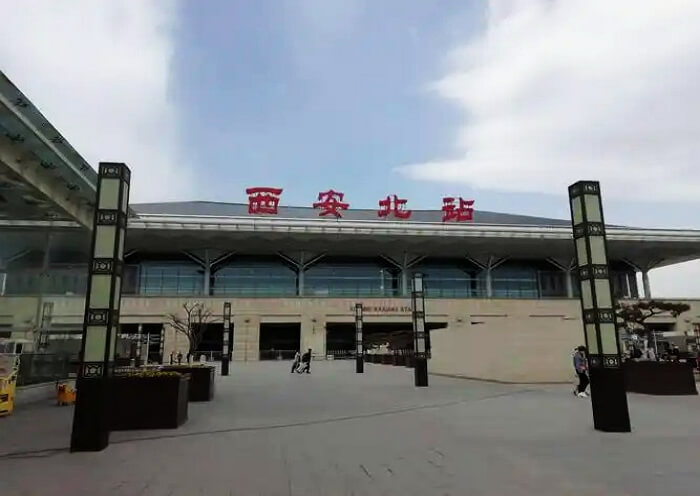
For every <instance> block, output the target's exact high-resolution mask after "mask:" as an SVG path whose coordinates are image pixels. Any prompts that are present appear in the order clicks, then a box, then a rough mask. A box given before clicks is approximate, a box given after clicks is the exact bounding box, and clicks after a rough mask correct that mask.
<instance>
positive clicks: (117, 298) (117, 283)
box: [114, 276, 122, 310]
mask: <svg viewBox="0 0 700 496" xmlns="http://www.w3.org/2000/svg"><path fill="white" fill-rule="evenodd" d="M121 290H122V278H121V277H119V276H116V277H115V278H114V309H115V310H119V306H120V303H121Z"/></svg>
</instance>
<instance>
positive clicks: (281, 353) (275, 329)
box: [260, 322, 301, 360]
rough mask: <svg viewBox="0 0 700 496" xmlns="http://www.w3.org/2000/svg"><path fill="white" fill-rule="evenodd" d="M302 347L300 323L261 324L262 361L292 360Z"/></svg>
mask: <svg viewBox="0 0 700 496" xmlns="http://www.w3.org/2000/svg"><path fill="white" fill-rule="evenodd" d="M300 346H301V324H300V323H298V322H284V323H263V324H260V360H292V359H293V358H294V354H295V353H296V352H297V351H299V348H300Z"/></svg>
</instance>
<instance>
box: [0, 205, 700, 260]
mask: <svg viewBox="0 0 700 496" xmlns="http://www.w3.org/2000/svg"><path fill="white" fill-rule="evenodd" d="M131 208H132V211H133V213H134V215H133V216H132V217H130V218H129V223H128V225H129V231H128V234H127V248H128V249H129V250H138V251H144V252H172V251H189V250H200V249H204V248H209V249H215V250H220V251H222V252H237V253H241V254H243V253H255V254H266V253H269V254H274V253H277V252H280V251H282V252H299V251H306V252H308V253H326V254H344V255H358V256H376V255H379V254H381V255H387V256H396V255H398V254H400V253H402V252H403V253H405V252H409V253H413V254H416V255H419V254H420V255H424V256H439V257H469V258H470V259H472V260H476V261H480V262H481V263H484V264H486V263H488V260H489V259H490V258H496V259H497V258H502V257H512V258H537V259H542V258H549V259H551V260H553V261H556V262H557V263H558V264H559V265H561V266H570V264H571V263H572V258H573V243H572V232H571V225H570V221H568V220H563V219H549V218H543V217H529V216H523V215H512V214H502V213H495V212H481V211H475V212H474V221H473V222H461V223H455V222H442V212H441V211H437V210H436V211H414V213H413V215H412V217H411V219H408V220H399V219H390V218H389V219H387V218H379V217H378V216H377V211H376V210H373V209H366V210H361V209H350V210H347V211H345V212H343V217H342V218H339V219H336V218H327V217H325V218H324V217H319V215H318V213H319V212H318V210H314V209H313V208H310V207H280V208H279V213H278V215H254V214H249V213H248V206H247V204H229V203H214V202H173V203H157V204H132V205H131ZM1 225H5V226H14V227H15V228H17V229H20V230H23V229H27V228H31V227H32V226H34V227H35V228H36V227H39V226H41V227H43V228H49V229H54V230H64V231H70V230H71V228H72V227H76V226H77V224H75V223H74V222H65V221H51V222H30V223H28V222H12V221H1V220H0V226H1ZM607 235H608V246H609V256H610V258H611V260H618V261H625V262H627V263H629V264H630V265H631V266H633V267H635V268H636V269H638V270H649V269H651V268H655V267H662V266H665V265H672V264H676V263H680V262H685V261H689V260H695V259H700V230H686V229H646V228H637V227H625V226H613V225H608V226H607Z"/></svg>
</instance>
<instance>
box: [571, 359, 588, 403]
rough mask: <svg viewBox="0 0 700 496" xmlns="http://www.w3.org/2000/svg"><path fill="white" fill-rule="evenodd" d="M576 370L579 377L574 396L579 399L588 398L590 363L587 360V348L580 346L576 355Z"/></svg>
mask: <svg viewBox="0 0 700 496" xmlns="http://www.w3.org/2000/svg"><path fill="white" fill-rule="evenodd" d="M574 370H576V375H577V376H578V386H577V387H576V389H574V395H576V396H578V397H579V398H586V397H588V393H586V388H587V387H588V384H589V382H590V381H589V380H588V361H587V360H586V347H585V346H579V347H578V348H577V350H576V354H575V355H574Z"/></svg>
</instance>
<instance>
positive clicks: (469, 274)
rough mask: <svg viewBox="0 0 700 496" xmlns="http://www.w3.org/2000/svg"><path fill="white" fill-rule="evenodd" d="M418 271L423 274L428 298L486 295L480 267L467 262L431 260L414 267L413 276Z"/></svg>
mask: <svg viewBox="0 0 700 496" xmlns="http://www.w3.org/2000/svg"><path fill="white" fill-rule="evenodd" d="M416 272H420V273H422V274H423V283H424V284H425V295H426V296H427V297H428V298H482V297H486V281H485V279H484V280H481V279H479V278H478V277H477V275H478V272H479V269H478V268H476V267H473V266H472V265H470V264H468V263H466V262H464V263H460V262H459V261H453V262H440V261H436V260H429V261H426V262H424V263H421V264H419V265H417V266H415V267H413V269H411V276H413V274H415V273H416ZM409 283H410V281H409Z"/></svg>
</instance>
